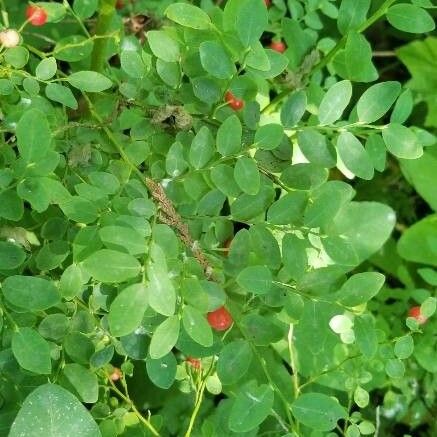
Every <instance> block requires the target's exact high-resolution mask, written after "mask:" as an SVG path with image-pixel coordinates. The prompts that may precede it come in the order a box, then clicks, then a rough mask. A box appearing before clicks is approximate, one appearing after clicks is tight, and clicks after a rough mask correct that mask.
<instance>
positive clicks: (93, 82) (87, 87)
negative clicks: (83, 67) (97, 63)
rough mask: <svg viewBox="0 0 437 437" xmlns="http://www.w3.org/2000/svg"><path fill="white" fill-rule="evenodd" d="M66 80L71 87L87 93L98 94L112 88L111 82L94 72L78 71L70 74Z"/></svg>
mask: <svg viewBox="0 0 437 437" xmlns="http://www.w3.org/2000/svg"><path fill="white" fill-rule="evenodd" d="M67 80H68V83H69V84H70V85H71V86H74V87H75V88H78V89H79V90H81V91H86V92H89V93H99V92H101V91H104V90H107V89H108V88H111V86H112V82H111V81H110V80H109V79H108V78H107V77H106V76H104V75H103V74H101V73H97V72H96V71H78V72H76V73H72V74H70V76H68V78H67Z"/></svg>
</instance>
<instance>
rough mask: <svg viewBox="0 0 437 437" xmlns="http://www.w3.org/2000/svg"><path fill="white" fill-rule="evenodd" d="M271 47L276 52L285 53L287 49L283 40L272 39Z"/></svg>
mask: <svg viewBox="0 0 437 437" xmlns="http://www.w3.org/2000/svg"><path fill="white" fill-rule="evenodd" d="M270 48H271V49H272V50H274V51H275V52H279V53H284V52H285V50H287V46H286V45H285V43H284V42H283V41H272V42H271V44H270Z"/></svg>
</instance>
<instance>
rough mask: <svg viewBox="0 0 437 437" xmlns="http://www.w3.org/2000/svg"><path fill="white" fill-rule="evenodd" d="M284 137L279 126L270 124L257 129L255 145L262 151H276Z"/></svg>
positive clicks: (282, 130)
mask: <svg viewBox="0 0 437 437" xmlns="http://www.w3.org/2000/svg"><path fill="white" fill-rule="evenodd" d="M283 137H284V129H283V128H282V126H281V125H280V124H276V123H270V124H265V125H264V126H261V127H259V128H258V130H257V131H256V133H255V144H256V145H257V146H258V147H259V148H260V149H263V150H273V149H276V148H277V147H278V146H279V144H281V141H282V138H283Z"/></svg>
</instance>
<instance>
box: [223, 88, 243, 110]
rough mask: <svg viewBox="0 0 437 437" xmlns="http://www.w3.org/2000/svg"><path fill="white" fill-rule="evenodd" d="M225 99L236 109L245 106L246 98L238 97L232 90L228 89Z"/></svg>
mask: <svg viewBox="0 0 437 437" xmlns="http://www.w3.org/2000/svg"><path fill="white" fill-rule="evenodd" d="M225 101H226V102H227V103H228V105H229V106H230V107H231V108H232V109H233V110H234V111H239V110H240V109H242V108H243V106H244V100H241V99H238V98H237V97H235V96H234V95H233V94H232V91H227V92H226V94H225Z"/></svg>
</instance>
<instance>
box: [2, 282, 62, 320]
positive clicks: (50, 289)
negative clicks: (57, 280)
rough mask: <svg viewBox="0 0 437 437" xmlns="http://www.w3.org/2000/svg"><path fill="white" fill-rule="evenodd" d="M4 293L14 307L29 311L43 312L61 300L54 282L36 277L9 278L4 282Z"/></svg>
mask: <svg viewBox="0 0 437 437" xmlns="http://www.w3.org/2000/svg"><path fill="white" fill-rule="evenodd" d="M2 292H3V295H4V296H5V298H6V299H7V300H8V301H9V302H10V303H11V304H12V305H15V306H17V307H19V308H24V309H26V310H28V311H43V310H46V309H47V308H50V307H52V306H54V305H56V304H58V303H59V302H60V300H61V296H60V295H59V292H58V290H57V289H56V287H55V285H54V283H53V282H52V281H48V280H47V279H43V278H37V277H35V276H9V277H8V278H6V279H5V280H4V281H3V284H2Z"/></svg>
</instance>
